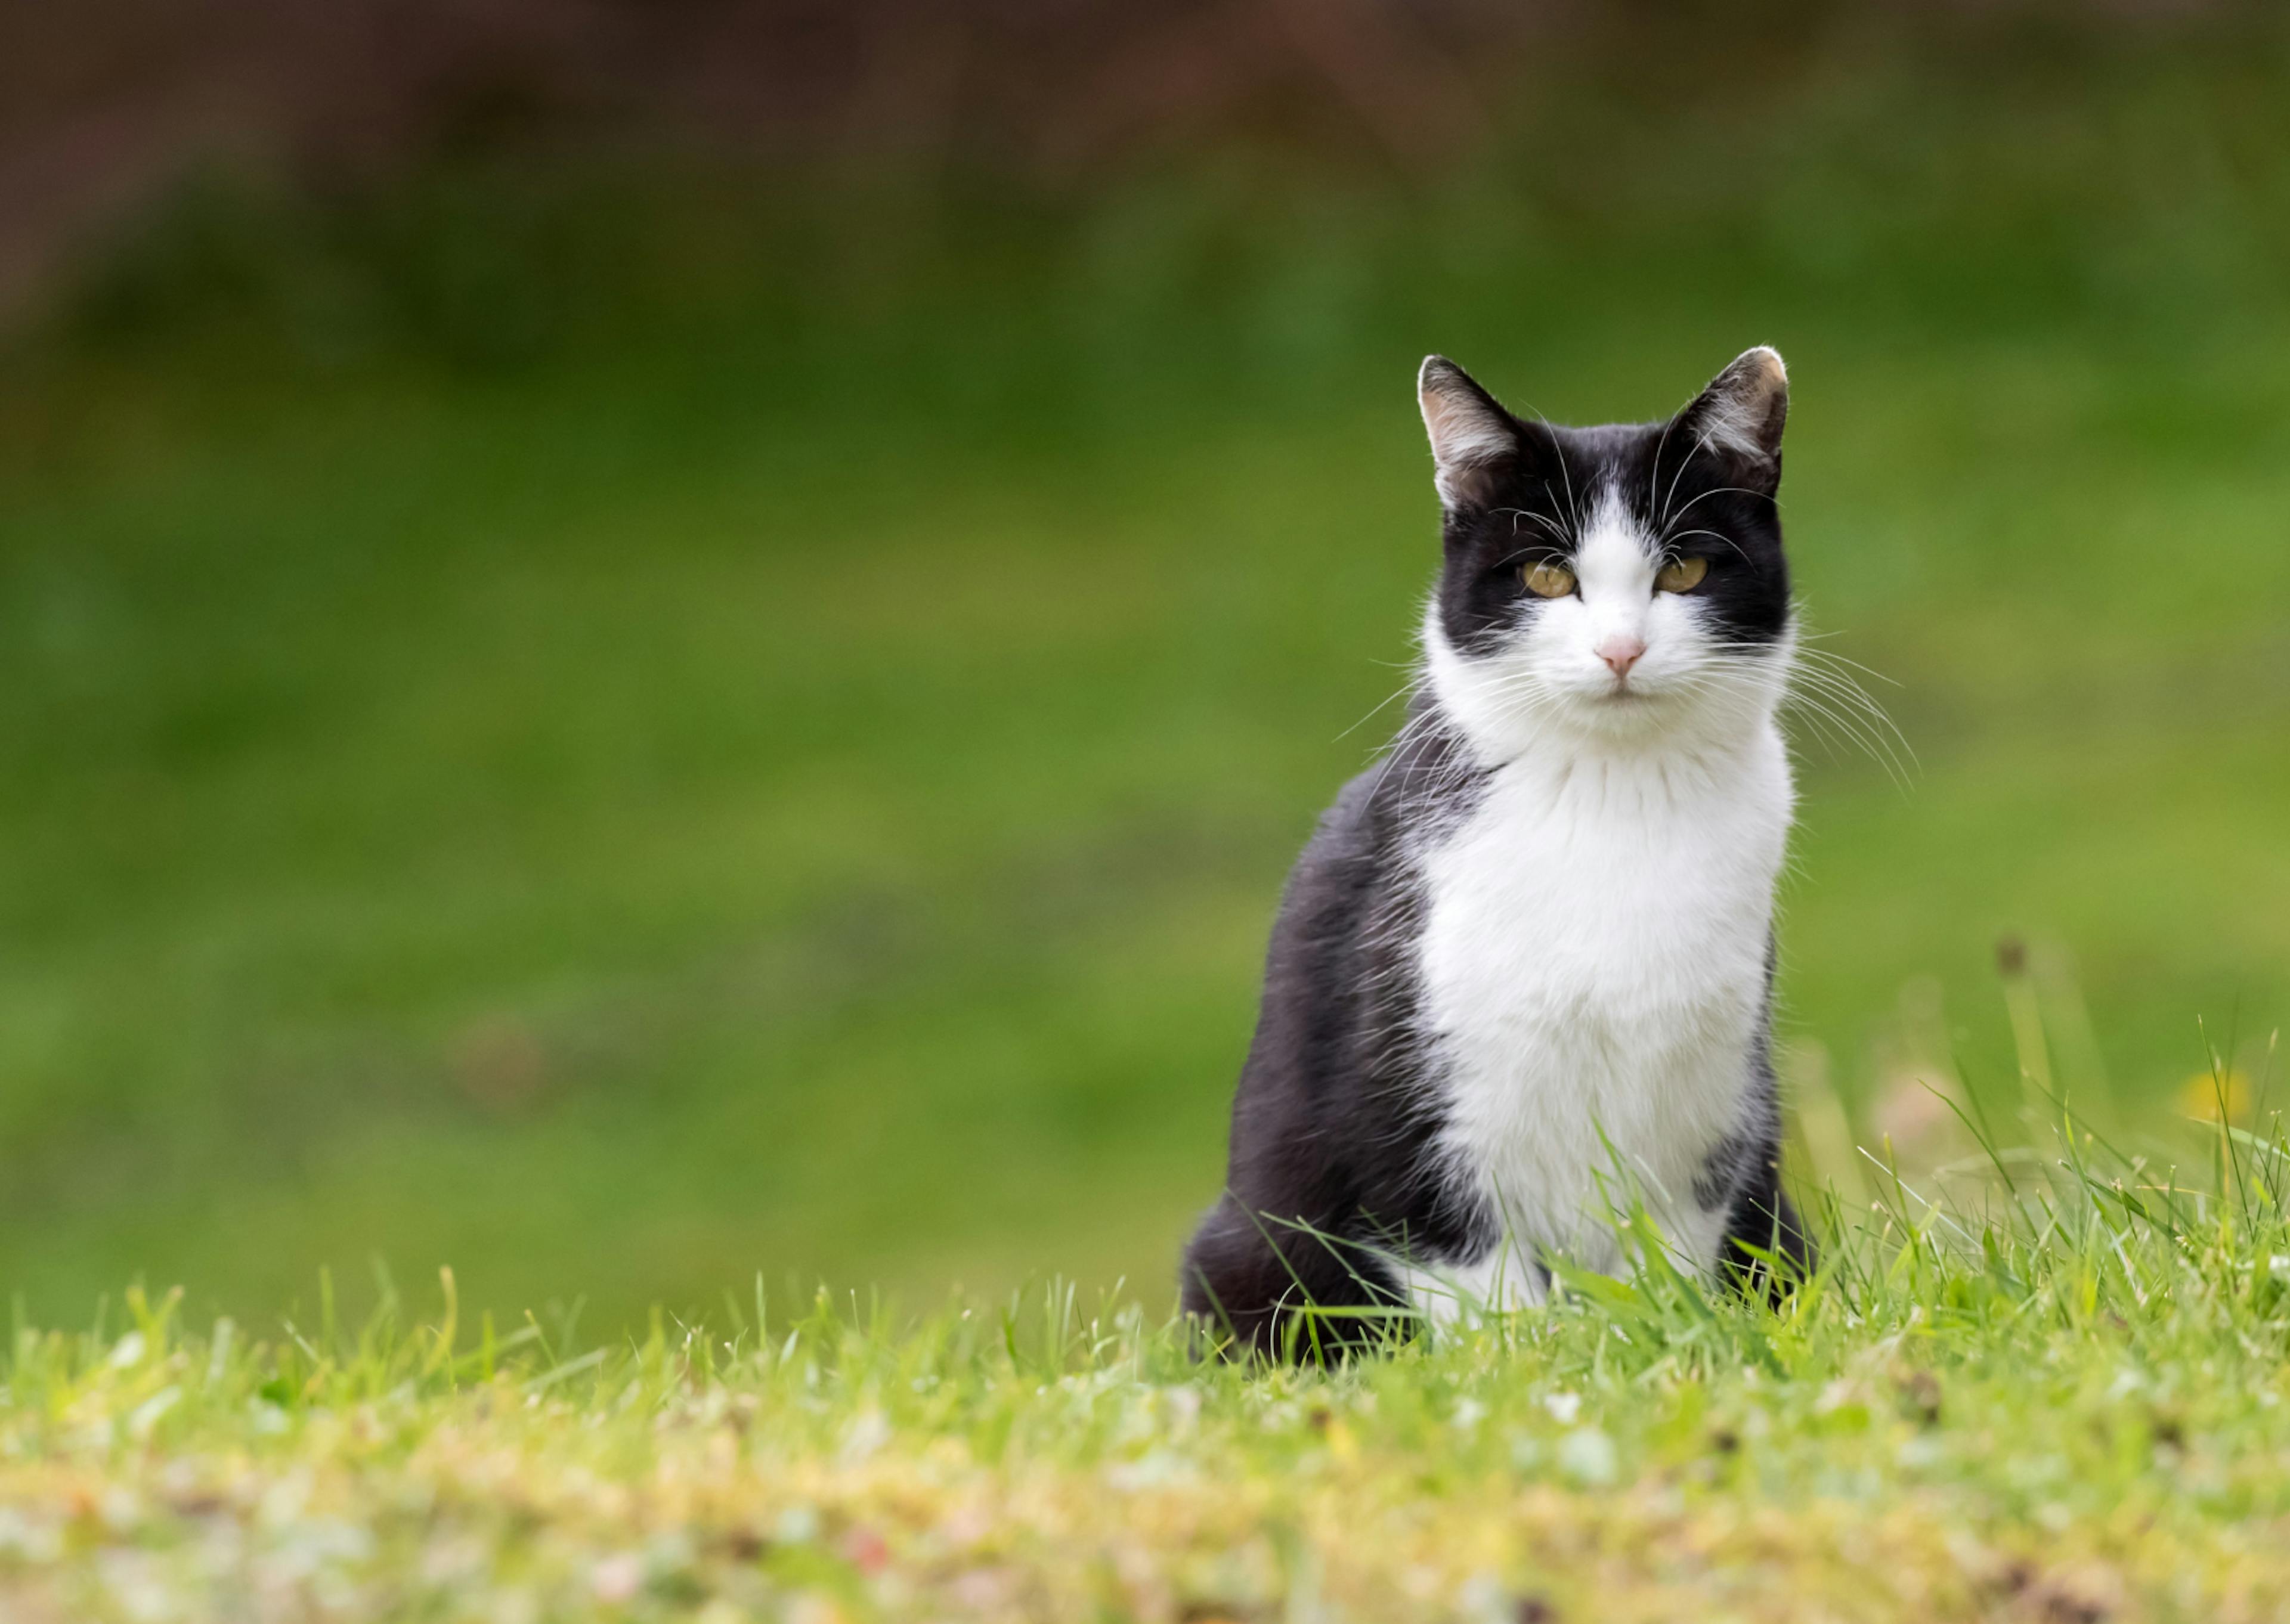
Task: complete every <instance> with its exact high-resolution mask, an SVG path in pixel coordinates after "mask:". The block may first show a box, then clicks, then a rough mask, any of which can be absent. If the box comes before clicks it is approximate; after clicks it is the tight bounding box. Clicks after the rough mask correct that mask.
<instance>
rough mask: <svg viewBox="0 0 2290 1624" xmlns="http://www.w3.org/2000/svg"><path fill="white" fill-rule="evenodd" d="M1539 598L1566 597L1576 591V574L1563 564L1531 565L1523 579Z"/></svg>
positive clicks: (1527, 587)
mask: <svg viewBox="0 0 2290 1624" xmlns="http://www.w3.org/2000/svg"><path fill="white" fill-rule="evenodd" d="M1522 579H1524V580H1525V582H1526V589H1527V590H1528V591H1529V592H1532V593H1533V594H1534V596H1537V597H1565V596H1566V595H1567V594H1568V593H1570V592H1572V591H1573V590H1574V572H1573V571H1572V570H1570V569H1568V568H1567V567H1566V566H1565V564H1528V565H1527V566H1526V572H1525V576H1524V577H1523V578H1522Z"/></svg>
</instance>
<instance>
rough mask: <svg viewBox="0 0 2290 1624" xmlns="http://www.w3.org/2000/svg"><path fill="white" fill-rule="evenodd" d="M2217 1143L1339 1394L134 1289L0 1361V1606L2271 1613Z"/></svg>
mask: <svg viewBox="0 0 2290 1624" xmlns="http://www.w3.org/2000/svg"><path fill="white" fill-rule="evenodd" d="M2039 1103H2040V1102H2039ZM2013 1137H2014V1139H2016V1138H2017V1137H2018V1135H2016V1134H2014V1136H2013ZM2210 1148H2211V1150H2212V1152H2213V1164H2214V1165H2213V1167H2212V1169H2211V1172H2210V1174H2209V1175H2208V1177H2207V1179H2206V1177H2205V1176H2204V1175H2202V1174H2201V1173H2199V1172H2196V1173H2190V1174H2189V1175H2187V1176H2184V1177H2182V1176H2181V1175H2180V1174H2178V1173H2174V1172H2172V1171H2171V1170H2169V1169H2167V1168H2165V1167H2162V1166H2160V1165H2156V1164H2143V1163H2140V1162H2137V1161H2127V1160H2125V1159H2123V1158H2121V1157H2118V1156H2115V1155H2113V1154H2112V1153H2110V1151H2109V1150H2108V1149H2107V1148H2106V1147H2105V1145H2104V1144H2103V1143H2102V1142H2101V1141H2099V1140H2096V1139H2094V1137H2093V1136H2091V1135H2089V1134H2088V1133H2086V1132H2083V1131H2082V1130H2080V1129H2079V1128H2070V1130H2069V1131H2068V1132H2066V1133H2065V1134H2064V1135H2062V1136H2059V1137H2056V1138H2055V1139H2054V1140H2053V1141H2052V1142H2051V1143H2050V1144H2049V1145H2048V1146H2047V1148H2046V1149H2045V1151H2044V1152H2043V1154H2041V1155H2037V1154H2033V1153H2031V1152H2027V1151H2014V1150H2009V1149H2007V1150H2003V1151H1999V1152H1998V1154H1997V1156H1996V1160H1995V1162H1994V1164H1993V1172H1991V1175H1990V1177H1989V1178H1988V1179H1987V1180H1984V1181H1982V1183H1981V1184H1980V1185H1979V1186H1978V1187H1977V1188H1967V1187H1965V1186H1962V1185H1960V1184H1959V1185H1958V1187H1957V1194H1956V1195H1955V1196H1952V1197H1949V1196H1943V1197H1942V1199H1941V1201H1940V1202H1939V1204H1933V1203H1932V1202H1931V1201H1930V1200H1929V1199H1928V1197H1927V1196H1926V1195H1924V1194H1919V1193H1918V1192H1917V1191H1916V1190H1914V1189H1912V1188H1908V1187H1907V1186H1905V1185H1900V1184H1896V1183H1894V1181H1892V1180H1888V1179H1884V1178H1878V1179H1876V1180H1873V1181H1872V1188H1874V1189H1875V1191H1876V1192H1877V1199H1876V1200H1875V1201H1874V1202H1873V1203H1872V1204H1870V1207H1869V1208H1868V1209H1867V1210H1866V1211H1865V1212H1860V1211H1856V1210H1850V1209H1848V1206H1847V1204H1844V1203H1842V1202H1836V1201H1832V1202H1831V1203H1830V1205H1829V1209H1828V1211H1827V1212H1826V1214H1825V1220H1826V1224H1827V1227H1828V1228H1829V1230H1830V1235H1831V1236H1832V1242H1831V1246H1830V1256H1829V1258H1828V1260H1827V1261H1826V1263H1825V1266H1824V1268H1823V1269H1822V1273H1821V1274H1820V1275H1819V1276H1817V1277H1816V1278H1815V1279H1814V1280H1813V1281H1812V1282H1810V1283H1808V1284H1806V1285H1805V1286H1804V1287H1803V1288H1801V1289H1800V1290H1799V1291H1798V1292H1797V1293H1796V1294H1795V1296H1794V1297H1793V1298H1791V1299H1790V1300H1789V1301H1788V1302H1787V1303H1786V1304H1785V1305H1784V1307H1783V1308H1782V1309H1781V1310H1780V1311H1779V1312H1777V1313H1774V1312H1768V1311H1767V1310H1766V1309H1765V1308H1762V1307H1750V1306H1748V1305H1745V1304H1743V1303H1742V1302H1741V1301H1740V1300H1737V1299H1734V1298H1731V1297H1724V1298H1713V1297H1711V1296H1709V1295H1708V1294H1706V1293H1705V1292H1703V1291H1702V1290H1701V1289H1700V1288H1698V1287H1696V1286H1694V1285H1693V1284H1691V1283H1689V1282H1687V1281H1686V1280H1685V1279H1684V1278H1682V1277H1681V1276H1678V1275H1677V1273H1676V1272H1675V1271H1674V1270H1672V1269H1671V1268H1669V1267H1668V1266H1667V1265H1666V1264H1663V1263H1662V1262H1661V1253H1660V1250H1659V1248H1658V1247H1652V1248H1650V1249H1648V1250H1646V1251H1645V1253H1644V1255H1645V1257H1646V1258H1647V1260H1648V1261H1647V1263H1646V1266H1645V1268H1642V1269H1641V1270H1639V1271H1638V1272H1637V1274H1636V1275H1635V1276H1634V1277H1632V1278H1629V1279H1627V1280H1608V1279H1605V1278H1603V1277H1599V1276H1589V1277H1586V1278H1581V1279H1577V1280H1575V1281H1574V1282H1573V1285H1572V1287H1571V1288H1570V1289H1569V1290H1567V1291H1565V1292H1564V1293H1562V1295H1561V1297H1560V1298H1559V1299H1558V1300H1557V1301H1556V1302H1555V1303H1554V1304H1553V1305H1552V1306H1551V1307H1549V1308H1548V1309H1546V1310H1543V1311H1537V1312H1530V1313H1521V1314H1518V1315H1516V1316H1494V1317H1492V1318H1484V1319H1480V1320H1477V1321H1475V1322H1473V1323H1470V1324H1464V1325H1461V1326H1459V1327H1457V1328H1453V1329H1448V1330H1442V1331H1437V1332H1432V1333H1430V1334H1428V1335H1424V1336H1420V1337H1417V1338H1415V1339H1414V1340H1412V1341H1408V1342H1406V1343H1405V1344H1404V1345H1401V1346H1398V1347H1397V1348H1395V1349H1394V1350H1393V1351H1391V1352H1389V1354H1388V1355H1386V1356H1379V1357H1371V1358H1364V1359H1360V1360H1357V1361H1354V1362H1352V1363H1350V1364H1347V1365H1344V1366H1341V1367H1340V1368H1337V1369H1334V1370H1333V1371H1327V1372H1321V1371H1315V1370H1301V1371H1300V1370H1295V1369H1285V1370H1279V1371H1274V1372H1254V1371H1249V1370H1246V1369H1244V1368H1242V1367H1238V1366H1231V1365H1222V1364H1215V1363H1209V1364H1197V1363H1195V1362H1193V1361H1191V1360H1190V1359H1189V1358H1188V1357H1187V1356H1186V1353H1185V1350H1184V1348H1183V1346H1182V1343H1181V1339H1180V1338H1179V1337H1178V1336H1177V1334H1176V1333H1175V1332H1174V1331H1173V1328H1171V1327H1168V1326H1166V1325H1164V1324H1160V1323H1158V1322H1157V1320H1156V1319H1155V1318H1154V1317H1153V1316H1151V1315H1149V1314H1148V1313H1147V1312H1146V1311H1145V1310H1144V1309H1143V1308H1141V1306H1139V1305H1138V1304H1137V1303H1135V1302H1134V1301H1133V1300H1116V1299H1109V1300H1104V1301H1102V1302H1101V1303H1098V1304H1097V1306H1094V1307H1092V1306H1089V1305H1090V1304H1091V1303H1092V1302H1094V1301H1095V1300H1094V1299H1093V1298H1090V1297H1088V1296H1086V1295H1077V1293H1076V1292H1074V1291H1073V1290H1072V1289H1071V1288H1063V1289H1054V1288H1053V1289H1052V1290H1050V1291H1048V1292H1032V1293H1027V1294H1021V1295H1020V1296H1018V1297H1016V1298H1014V1299H1013V1300H1011V1301H1010V1302H1009V1303H1008V1304H1007V1305H1006V1306H996V1305H992V1304H988V1303H983V1302H979V1301H976V1300H972V1301H970V1302H967V1303H965V1302H961V1301H957V1303H955V1304H953V1305H952V1306H949V1308H946V1309H944V1310H943V1311H942V1312H940V1313H937V1314H935V1315H933V1316H928V1317H926V1318H925V1320H923V1321H922V1322H920V1323H918V1324H917V1323H913V1322H908V1323H903V1324H902V1323H900V1322H898V1321H896V1320H894V1319H893V1317H892V1316H888V1315H886V1314H884V1313H881V1312H876V1311H870V1310H869V1309H867V1308H864V1307H862V1306H861V1305H859V1304H857V1303H852V1302H838V1301H837V1300H834V1299H832V1298H830V1297H829V1296H828V1295H826V1294H824V1293H822V1294H821V1295H820V1296H819V1297H818V1298H817V1299H816V1300H797V1302H796V1303H794V1304H793V1305H792V1306H791V1308H790V1307H789V1306H783V1305H781V1304H778V1303H775V1302H774V1301H773V1300H771V1299H770V1298H769V1296H768V1294H767V1293H766V1292H765V1289H764V1287H763V1286H762V1284H761V1283H760V1282H759V1283H758V1284H757V1287H756V1289H755V1291H754V1292H753V1294H752V1295H749V1294H746V1293H743V1294H742V1295H741V1297H740V1298H737V1299H734V1298H733V1297H731V1296H730V1295H729V1294H727V1295H726V1297H725V1300H724V1301H723V1302H722V1304H721V1305H720V1306H719V1307H718V1308H717V1311H716V1312H715V1313H714V1314H713V1315H711V1316H708V1318H707V1320H706V1321H705V1322H704V1323H696V1324H685V1323H682V1322H676V1323H670V1322H668V1321H665V1320H663V1319H662V1318H661V1317H660V1316H654V1318H653V1323H652V1325H651V1328H650V1331H649V1332H648V1333H643V1332H640V1333H637V1334H636V1335H634V1336H632V1337H630V1338H629V1339H627V1340H607V1341H606V1342H605V1343H603V1344H602V1345H599V1346H595V1347H589V1346H587V1345H585V1344H583V1343H581V1342H580V1341H579V1340H576V1338H577V1332H575V1331H574V1330H573V1329H572V1328H570V1327H567V1326H564V1325H562V1324H557V1325H553V1326H552V1325H544V1324H542V1323H541V1322H540V1321H537V1320H532V1321H528V1322H526V1323H524V1324H520V1325H518V1326H516V1328H515V1329H514V1330H511V1329H510V1328H508V1326H505V1325H501V1324H496V1323H495V1322H494V1321H493V1320H492V1317H491V1316H484V1318H483V1319H482V1321H481V1322H476V1323H473V1322H472V1320H471V1318H470V1317H469V1316H468V1315H467V1312H466V1310H459V1309H458V1308H457V1301H456V1298H455V1295H454V1292H453V1282H452V1277H451V1276H450V1275H449V1276H446V1277H445V1278H444V1282H443V1284H444V1296H443V1298H442V1300H438V1299H436V1298H434V1297H433V1298H432V1302H433V1304H436V1305H437V1306H433V1308H432V1309H431V1310H430V1312H429V1315H428V1317H426V1318H425V1319H423V1320H421V1321H420V1323H412V1322H410V1321H409V1320H408V1319H406V1318H405V1317H404V1316H405V1315H406V1314H407V1313H408V1312H409V1310H408V1309H407V1308H405V1307H404V1305H403V1304H401V1303H400V1302H399V1300H397V1299H396V1296H395V1294H394V1292H393V1293H389V1294H388V1295H386V1297H385V1300H384V1301H383V1303H382V1305H381V1307H380V1309H379V1310H378V1311H377V1312H376V1313H375V1314H374V1316H372V1318H371V1319H370V1320H368V1321H367V1322H365V1323H364V1324H363V1325H360V1326H356V1327H350V1326H346V1325H344V1324H341V1323H340V1322H339V1321H338V1317H337V1314H336V1310H335V1308H334V1304H333V1300H332V1293H331V1292H327V1293H326V1294H325V1295H324V1296H323V1297H322V1299H321V1303H320V1306H319V1308H318V1309H317V1311H316V1314H315V1315H314V1316H312V1317H310V1318H308V1319H306V1320H303V1321H300V1322H299V1323H293V1324H288V1325H286V1326H285V1327H284V1328H283V1329H281V1330H278V1331H275V1332H266V1331H260V1330H254V1329H252V1328H247V1327H235V1326H233V1325H231V1324H229V1323H228V1322H224V1323H221V1324H216V1325H214V1326H212V1328H211V1329H208V1330H205V1331H204V1332H200V1333H197V1334H190V1333H187V1332H186V1331H185V1329H184V1327H183V1324H182V1316H181V1314H180V1312H179V1311H178V1310H179V1302H178V1300H177V1298H176V1297H174V1296H172V1295H171V1296H168V1297H166V1298H164V1299H160V1300H152V1299H150V1298H148V1297H147V1296H146V1295H144V1294H143V1293H142V1292H140V1291H138V1292H130V1293H129V1294H128V1297H127V1299H126V1302H125V1305H124V1312H116V1313H114V1314H113V1315H112V1316H110V1320H109V1323H108V1324H100V1325H99V1327H98V1328H97V1329H96V1330H94V1331H93V1332H84V1333H79V1334H65V1333H62V1332H41V1331H37V1330H35V1329H32V1328H30V1327H27V1326H20V1327H19V1328H18V1329H17V1330H16V1332H15V1334H14V1338H13V1340H12V1346H11V1348H10V1352H9V1356H8V1358H7V1361H6V1363H5V1364H4V1366H0V1370H4V1376H5V1380H4V1384H0V1608H4V1610H5V1612H6V1613H7V1616H8V1617H9V1618H10V1619H11V1620H20V1621H21V1624H62V1621H64V1620H71V1621H72V1624H83V1621H85V1624H97V1621H108V1620H147V1619H153V1618H166V1619H171V1620H186V1621H188V1624H198V1621H201V1620H225V1619H229V1620H244V1619H257V1618H260V1619H270V1618H299V1617H305V1616H313V1615H318V1616H324V1617H328V1618H333V1619H340V1620H380V1619H390V1620H414V1619H421V1620H452V1619H487V1620H500V1619H550V1620H586V1619H599V1620H607V1619H609V1620H646V1619H658V1620H666V1619H670V1618H675V1619H686V1618H697V1619H701V1620H709V1624H732V1621H733V1620H745V1619H771V1620H781V1619H784V1620H810V1621H813V1624H821V1621H825V1620H868V1619H877V1618H881V1619H893V1618H914V1617H930V1618H948V1619H960V1618H978V1619H991V1620H1020V1619H1039V1620H1073V1619H1085V1618H1086V1619H1102V1620H1132V1619H1133V1620H1212V1619H1226V1620H1253V1619H1288V1620H1328V1621H1333V1620H1345V1619H1359V1620H1381V1619H1394V1618H1407V1619H1421V1620H1444V1619H1460V1620H1527V1619H1532V1620H1587V1619H1595V1620H1605V1621H1613V1624H1627V1621H1629V1620H1646V1621H1648V1624H1652V1621H1653V1620H1672V1619H1677V1618H1682V1617H1695V1618H1711V1619H1743V1620H1748V1619H1756V1620H1889V1619H1899V1618H1915V1619H1918V1620H1933V1621H1940V1620H2082V1621H2084V1624H2096V1621H2098V1620H2110V1621H2113V1624H2132V1621H2134V1620H2190V1621H2192V1620H2201V1621H2203V1624H2229V1621H2233V1620H2266V1619H2275V1618H2279V1617H2281V1616H2283V1614H2284V1612H2285V1610H2286V1609H2290V1468H2286V1462H2290V1405H2286V1404H2284V1402H2283V1401H2284V1399H2285V1397H2286V1396H2290V1377H2286V1374H2285V1371H2286V1361H2285V1354H2286V1352H2290V1225H2286V1220H2285V1214H2284V1212H2283V1210H2282V1207H2281V1204H2280V1196H2281V1193H2282V1178H2281V1174H2282V1170H2283V1165H2284V1162H2285V1159H2286V1157H2290V1146H2286V1144H2285V1142H2284V1141H2283V1140H2280V1139H2279V1138H2276V1139H2274V1140H2264V1139H2261V1138H2257V1137H2254V1136H2252V1135H2248V1134H2241V1135H2239V1136H2238V1137H2237V1138H2234V1139H2231V1140H2229V1139H2226V1138H2223V1137H2214V1140H2213V1141H2212V1144H2211V1146H2210ZM2197 1160H2198V1164H2199V1160H2200V1158H2199V1157H2198V1158H2197ZM2190 1186H2191V1187H2192V1188H2190ZM439 1307H442V1315H440V1313H439V1312H438V1308H439Z"/></svg>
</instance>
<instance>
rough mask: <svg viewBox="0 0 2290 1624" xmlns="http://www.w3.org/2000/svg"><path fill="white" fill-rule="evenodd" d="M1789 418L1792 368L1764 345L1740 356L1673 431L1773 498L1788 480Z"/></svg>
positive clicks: (1680, 416)
mask: <svg viewBox="0 0 2290 1624" xmlns="http://www.w3.org/2000/svg"><path fill="white" fill-rule="evenodd" d="M1788 422H1789V369H1788V368H1787V367H1785V366H1783V365H1782V358H1781V355H1780V353H1779V352H1778V351H1776V350H1774V349H1771V348H1767V347H1766V346H1765V345H1763V344H1760V345H1758V347H1757V348H1755V349H1745V350H1743V351H1742V353H1741V354H1740V355H1739V356H1735V357H1734V363H1733V364H1732V365H1730V366H1728V367H1727V368H1726V370H1725V371H1724V372H1720V373H1718V376H1717V377H1715V378H1713V379H1711V380H1709V388H1706V389H1704V390H1702V391H1701V394H1699V395H1697V396H1694V397H1693V402H1692V404H1689V405H1687V407H1686V408H1685V411H1683V412H1679V413H1678V414H1677V419H1676V420H1675V422H1674V424H1673V426H1672V431H1673V433H1675V434H1677V435H1679V436H1690V439H1689V441H1688V443H1689V444H1693V445H1696V446H1698V447H1700V448H1701V449H1702V450H1703V451H1706V452H1709V454H1710V455H1712V456H1716V457H1718V458H1721V459H1723V460H1725V461H1726V464H1727V465H1728V468H1729V471H1730V473H1731V476H1732V477H1733V478H1734V481H1735V483H1737V484H1742V485H1745V486H1748V487H1749V488H1750V489H1752V490H1755V491H1758V492H1763V493H1764V494H1766V495H1767V496H1771V495H1772V494H1773V493H1774V491H1775V490H1776V489H1778V488H1779V486H1780V484H1781V482H1782V428H1783V427H1784V426H1786V425H1787V424H1788Z"/></svg>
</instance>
